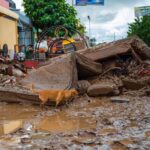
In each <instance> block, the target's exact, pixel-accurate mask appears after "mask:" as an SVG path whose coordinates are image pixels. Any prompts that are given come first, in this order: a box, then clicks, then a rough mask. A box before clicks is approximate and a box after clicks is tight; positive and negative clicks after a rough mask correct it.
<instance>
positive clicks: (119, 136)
mask: <svg viewBox="0 0 150 150" xmlns="http://www.w3.org/2000/svg"><path fill="white" fill-rule="evenodd" d="M129 99H130V102H129V103H117V102H111V100H110V99H109V98H93V99H91V100H90V101H89V100H86V99H85V98H83V97H82V98H79V99H78V100H76V101H74V102H72V103H70V104H69V106H61V107H59V108H57V109H56V108H54V107H47V110H44V111H42V110H41V108H39V107H38V106H31V105H14V104H13V105H12V104H9V105H8V104H1V106H0V107H1V109H0V117H1V119H0V129H5V130H4V131H5V132H4V131H3V132H1V131H2V130H1V131H0V132H1V135H0V149H4V150H5V149H29V150H30V149H33V150H34V149H71V150H75V149H79V150H80V149H88V150H90V149H92V150H93V149H100V150H105V149H108V150H109V149H110V150H111V149H113V150H114V149H115V150H118V149H121V150H122V149H147V148H149V147H150V142H149V141H150V111H149V110H150V101H149V97H143V98H142V99H141V98H139V97H137V98H135V97H130V98H129ZM4 126H6V127H7V128H6V127H4ZM6 131H7V132H6Z"/></svg>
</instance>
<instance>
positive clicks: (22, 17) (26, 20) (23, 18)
mask: <svg viewBox="0 0 150 150" xmlns="http://www.w3.org/2000/svg"><path fill="white" fill-rule="evenodd" d="M13 11H14V12H15V13H17V14H18V15H19V21H20V22H21V23H23V24H26V25H29V26H32V23H31V20H30V18H29V17H28V16H26V15H25V14H24V13H23V12H21V11H20V10H13Z"/></svg>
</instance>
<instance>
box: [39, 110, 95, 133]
mask: <svg viewBox="0 0 150 150" xmlns="http://www.w3.org/2000/svg"><path fill="white" fill-rule="evenodd" d="M95 127H96V121H95V120H94V119H93V118H85V117H84V118H82V117H69V116H67V114H66V113H58V114H56V115H54V116H51V117H46V118H44V119H43V120H42V121H41V122H40V124H39V125H38V126H37V129H38V130H44V131H49V132H52V133H60V132H73V131H77V130H80V129H86V130H88V129H93V128H95Z"/></svg>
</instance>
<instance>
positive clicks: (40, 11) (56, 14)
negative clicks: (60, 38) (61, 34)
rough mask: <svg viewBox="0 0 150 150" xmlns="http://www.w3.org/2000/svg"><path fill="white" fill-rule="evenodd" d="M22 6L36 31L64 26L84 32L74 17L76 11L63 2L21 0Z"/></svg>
mask: <svg viewBox="0 0 150 150" xmlns="http://www.w3.org/2000/svg"><path fill="white" fill-rule="evenodd" d="M23 6H24V8H25V12H26V14H27V15H28V16H29V17H30V18H31V20H32V22H33V25H34V27H35V28H36V29H37V30H38V29H41V30H44V29H46V28H48V27H51V26H56V25H64V26H70V27H72V28H74V29H77V30H78V29H79V30H80V31H81V32H82V33H84V32H85V28H84V26H83V25H81V23H80V21H79V19H77V17H76V16H77V12H76V10H75V9H74V7H73V6H70V5H69V4H68V3H66V2H65V0H23Z"/></svg>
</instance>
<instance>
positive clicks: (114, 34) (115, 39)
mask: <svg viewBox="0 0 150 150" xmlns="http://www.w3.org/2000/svg"><path fill="white" fill-rule="evenodd" d="M114 41H116V33H115V32H114Z"/></svg>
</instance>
